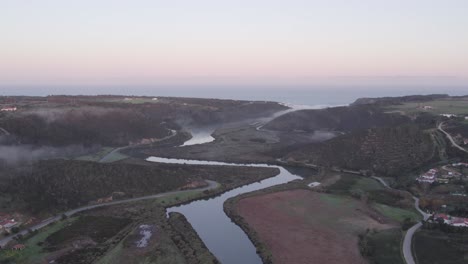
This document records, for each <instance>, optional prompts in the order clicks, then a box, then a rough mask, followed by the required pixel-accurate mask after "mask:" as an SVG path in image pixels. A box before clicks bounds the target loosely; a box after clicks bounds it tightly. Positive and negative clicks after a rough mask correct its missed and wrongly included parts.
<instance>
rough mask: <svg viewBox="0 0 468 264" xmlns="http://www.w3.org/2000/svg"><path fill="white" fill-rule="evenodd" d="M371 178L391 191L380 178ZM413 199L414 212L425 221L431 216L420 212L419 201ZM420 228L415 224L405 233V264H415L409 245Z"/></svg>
mask: <svg viewBox="0 0 468 264" xmlns="http://www.w3.org/2000/svg"><path fill="white" fill-rule="evenodd" d="M372 178H374V179H376V180H377V181H379V182H380V183H382V185H383V186H385V187H386V188H389V189H393V188H391V187H390V186H389V185H388V184H387V183H386V182H385V181H384V180H383V179H382V178H380V177H375V176H372ZM394 190H396V189H394ZM413 199H414V208H416V210H417V211H418V212H419V213H420V214H421V215H422V216H423V219H424V220H427V219H428V218H429V217H430V216H431V215H430V214H428V213H426V212H424V211H423V210H421V208H420V207H419V199H418V198H417V197H414V196H413ZM421 226H422V223H421V222H418V223H417V224H415V225H414V226H412V227H411V228H410V229H408V230H407V231H406V234H405V239H404V240H403V257H404V258H405V262H406V264H416V262H415V261H414V257H413V252H412V250H411V248H412V246H411V243H412V242H413V236H414V233H415V232H416V231H417V230H418V229H419V228H420V227H421Z"/></svg>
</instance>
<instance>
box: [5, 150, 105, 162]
mask: <svg viewBox="0 0 468 264" xmlns="http://www.w3.org/2000/svg"><path fill="white" fill-rule="evenodd" d="M97 149H98V147H91V148H87V147H84V146H81V145H70V146H66V147H49V146H42V147H37V146H32V145H16V146H5V145H0V160H1V161H3V162H6V163H7V164H9V165H15V164H18V163H27V162H31V161H34V160H39V159H50V158H66V157H75V156H80V155H82V154H86V153H90V152H91V151H96V150H97Z"/></svg>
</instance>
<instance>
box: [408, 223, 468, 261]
mask: <svg viewBox="0 0 468 264" xmlns="http://www.w3.org/2000/svg"><path fill="white" fill-rule="evenodd" d="M467 248H468V238H467V236H466V234H456V233H444V232H442V231H438V230H425V229H423V230H420V231H418V232H417V233H416V235H415V237H414V248H413V250H414V252H415V255H416V258H417V263H420V264H422V263H424V264H458V263H467V261H468V250H467Z"/></svg>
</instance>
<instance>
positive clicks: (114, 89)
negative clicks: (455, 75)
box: [0, 86, 468, 106]
mask: <svg viewBox="0 0 468 264" xmlns="http://www.w3.org/2000/svg"><path fill="white" fill-rule="evenodd" d="M434 93H444V94H449V95H453V96H460V95H468V87H460V86H457V87H415V86H408V87H405V86H392V87H383V86H378V87H369V86H367V87H353V86H339V87H338V86H333V87H317V86H310V87H306V86H302V87H246V86H239V87H232V86H231V87H209V88H205V87H199V86H198V87H177V88H170V87H151V86H83V87H78V86H70V87H66V86H53V87H47V86H40V87H0V95H29V96H46V95H52V94H60V95H64V94H66V95H98V94H115V95H128V96H130V95H133V96H155V97H157V96H171V97H172V96H174V97H196V98H219V99H233V100H256V101H276V102H282V103H287V104H293V105H307V106H317V105H318V106H334V105H346V104H350V103H352V102H354V101H355V100H356V99H357V98H361V97H384V96H404V95H415V94H434Z"/></svg>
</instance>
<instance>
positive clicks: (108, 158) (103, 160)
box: [99, 129, 177, 163]
mask: <svg viewBox="0 0 468 264" xmlns="http://www.w3.org/2000/svg"><path fill="white" fill-rule="evenodd" d="M170 131H171V134H170V135H168V136H165V137H163V138H160V139H158V140H157V142H160V141H163V140H167V139H170V138H172V137H174V136H175V135H177V131H175V130H172V129H171V130H170ZM142 145H146V144H136V145H132V146H125V147H120V148H116V149H114V150H112V151H111V152H109V153H107V155H105V156H104V157H102V158H101V159H100V160H99V162H100V163H108V162H111V160H112V155H113V154H115V153H118V152H120V151H122V150H125V149H128V148H132V147H137V146H142Z"/></svg>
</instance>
